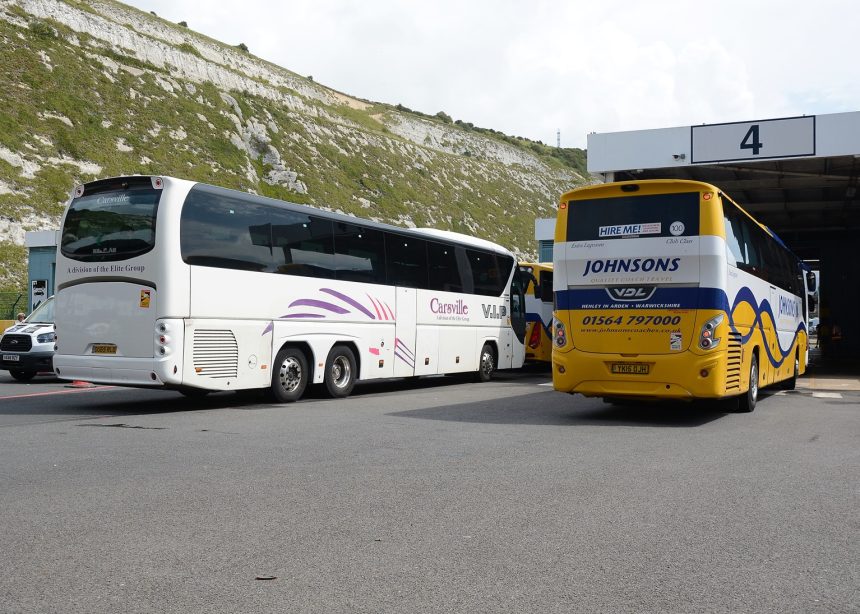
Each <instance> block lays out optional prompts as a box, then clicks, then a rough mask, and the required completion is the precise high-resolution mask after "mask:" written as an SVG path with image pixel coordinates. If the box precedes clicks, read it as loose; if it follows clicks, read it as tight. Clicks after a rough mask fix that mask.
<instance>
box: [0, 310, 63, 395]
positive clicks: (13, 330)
mask: <svg viewBox="0 0 860 614" xmlns="http://www.w3.org/2000/svg"><path fill="white" fill-rule="evenodd" d="M55 341H56V335H55V334H54V297H53V296H52V297H50V298H49V299H48V300H46V301H44V302H43V303H41V304H40V305H39V306H38V307H36V309H35V310H33V313H31V314H30V315H29V316H27V318H26V319H25V320H24V321H23V322H19V323H18V324H15V325H14V326H10V327H9V328H7V329H6V330H5V331H3V337H2V339H0V369H6V370H7V371H9V374H10V375H11V376H12V377H14V378H15V379H16V380H18V381H19V382H26V381H29V380H31V379H33V377H34V376H35V375H36V373H40V372H44V371H47V372H51V371H53V370H54V367H53V360H54V345H55Z"/></svg>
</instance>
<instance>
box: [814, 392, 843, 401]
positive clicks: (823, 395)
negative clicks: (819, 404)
mask: <svg viewBox="0 0 860 614" xmlns="http://www.w3.org/2000/svg"><path fill="white" fill-rule="evenodd" d="M812 398H813V399H841V398H842V393H841V392H813V393H812Z"/></svg>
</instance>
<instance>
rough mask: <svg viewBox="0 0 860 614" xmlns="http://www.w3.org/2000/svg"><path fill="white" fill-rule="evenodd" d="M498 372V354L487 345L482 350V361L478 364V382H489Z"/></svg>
mask: <svg viewBox="0 0 860 614" xmlns="http://www.w3.org/2000/svg"><path fill="white" fill-rule="evenodd" d="M495 371H496V354H495V352H493V346H491V345H490V344H489V343H485V344H484V347H482V348H481V360H480V362H479V363H478V381H479V382H489V381H490V380H491V379H492V378H493V373H495Z"/></svg>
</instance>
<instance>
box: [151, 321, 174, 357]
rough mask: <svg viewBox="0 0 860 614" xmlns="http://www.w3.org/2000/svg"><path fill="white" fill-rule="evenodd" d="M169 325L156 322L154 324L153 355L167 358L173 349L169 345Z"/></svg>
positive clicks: (170, 339)
mask: <svg viewBox="0 0 860 614" xmlns="http://www.w3.org/2000/svg"><path fill="white" fill-rule="evenodd" d="M171 332H172V331H171V324H170V323H169V322H157V323H156V324H155V355H156V357H159V356H169V355H170V354H171V353H172V351H173V347H172V345H171V341H172V338H171Z"/></svg>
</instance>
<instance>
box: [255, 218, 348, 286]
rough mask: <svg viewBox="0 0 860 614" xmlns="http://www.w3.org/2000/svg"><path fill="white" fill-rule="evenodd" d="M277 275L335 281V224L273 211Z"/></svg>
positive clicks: (274, 254) (273, 243) (273, 242)
mask: <svg viewBox="0 0 860 614" xmlns="http://www.w3.org/2000/svg"><path fill="white" fill-rule="evenodd" d="M271 215H272V247H273V256H274V261H275V268H274V270H275V272H276V273H281V274H283V275H304V276H307V277H321V278H324V279H333V278H334V276H335V275H334V272H335V257H334V248H333V244H334V241H333V239H332V223H331V221H330V220H327V219H325V218H321V217H317V216H311V215H308V214H306V213H299V212H297V211H289V210H286V209H277V208H274V207H273V208H272V210H271Z"/></svg>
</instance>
